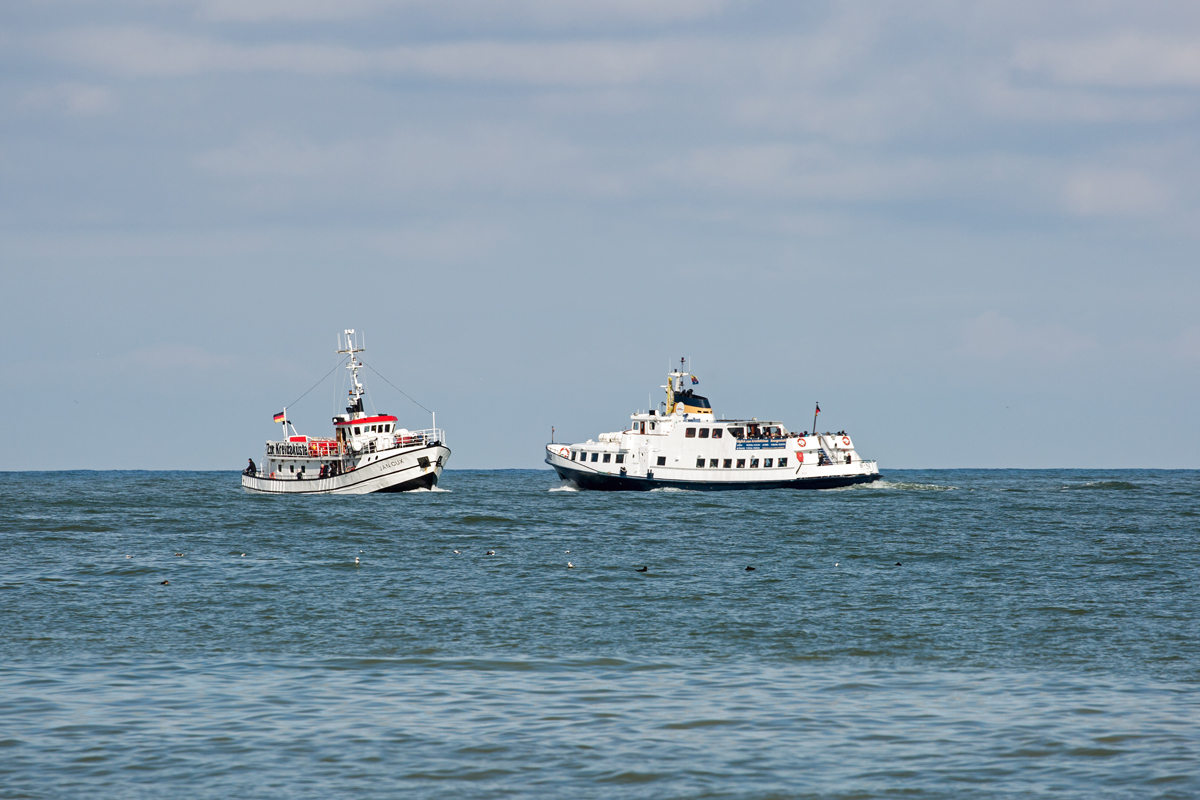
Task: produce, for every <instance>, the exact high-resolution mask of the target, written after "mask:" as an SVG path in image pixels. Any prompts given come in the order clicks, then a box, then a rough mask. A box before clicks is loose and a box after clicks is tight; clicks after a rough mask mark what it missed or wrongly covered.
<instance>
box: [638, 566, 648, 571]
mask: <svg viewBox="0 0 1200 800" xmlns="http://www.w3.org/2000/svg"><path fill="white" fill-rule="evenodd" d="M649 571H650V568H649V567H640V568H639V569H638V572H649Z"/></svg>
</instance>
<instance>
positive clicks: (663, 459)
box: [658, 456, 667, 467]
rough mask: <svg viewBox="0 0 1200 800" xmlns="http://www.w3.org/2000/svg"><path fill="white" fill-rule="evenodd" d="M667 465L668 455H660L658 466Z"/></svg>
mask: <svg viewBox="0 0 1200 800" xmlns="http://www.w3.org/2000/svg"><path fill="white" fill-rule="evenodd" d="M666 465H667V457H666V456H659V457H658V466H660V467H665V466H666Z"/></svg>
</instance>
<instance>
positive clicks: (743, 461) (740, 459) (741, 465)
mask: <svg viewBox="0 0 1200 800" xmlns="http://www.w3.org/2000/svg"><path fill="white" fill-rule="evenodd" d="M744 466H746V459H744V458H739V459H738V465H737V468H738V469H741V468H742V467H744Z"/></svg>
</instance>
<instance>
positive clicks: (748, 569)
mask: <svg viewBox="0 0 1200 800" xmlns="http://www.w3.org/2000/svg"><path fill="white" fill-rule="evenodd" d="M746 572H754V567H746Z"/></svg>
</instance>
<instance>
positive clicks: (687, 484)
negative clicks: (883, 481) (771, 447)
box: [547, 459, 882, 492]
mask: <svg viewBox="0 0 1200 800" xmlns="http://www.w3.org/2000/svg"><path fill="white" fill-rule="evenodd" d="M547 462H548V463H550V465H551V466H552V467H554V471H555V472H557V473H558V477H560V478H562V479H563V480H564V481H570V482H571V483H572V484H574V485H575V486H577V487H579V488H580V489H591V490H596V491H602V492H648V491H651V490H653V489H687V490H689V491H696V492H727V491H737V490H742V491H745V490H751V489H838V488H841V487H843V486H854V485H856V484H859V483H871V482H872V481H877V480H879V479H880V477H882V476H881V475H880V474H879V473H878V472H867V473H857V474H840V475H839V474H832V475H805V476H803V477H796V478H787V479H776V480H770V479H767V480H739V481H706V480H698V479H668V478H651V477H640V476H635V475H610V474H605V473H600V472H590V471H584V470H580V469H572V468H570V467H567V466H565V465H563V464H561V463H559V464H555V463H553V461H551V460H550V459H547Z"/></svg>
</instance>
